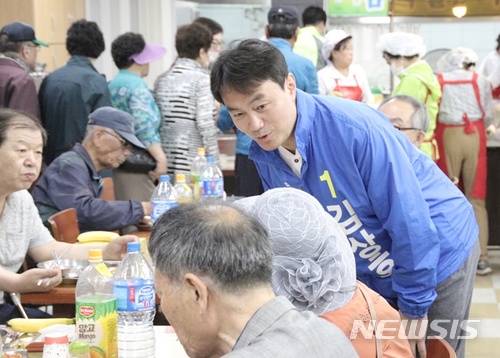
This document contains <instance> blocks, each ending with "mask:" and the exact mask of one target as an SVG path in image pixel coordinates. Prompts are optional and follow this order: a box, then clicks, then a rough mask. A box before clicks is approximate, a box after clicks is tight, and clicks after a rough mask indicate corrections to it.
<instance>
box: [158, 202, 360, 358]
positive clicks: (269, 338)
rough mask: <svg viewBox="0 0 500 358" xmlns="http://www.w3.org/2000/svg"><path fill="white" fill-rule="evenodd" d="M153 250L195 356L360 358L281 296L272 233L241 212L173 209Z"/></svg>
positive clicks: (166, 296)
mask: <svg viewBox="0 0 500 358" xmlns="http://www.w3.org/2000/svg"><path fill="white" fill-rule="evenodd" d="M148 249H149V252H150V253H151V257H152V259H153V262H154V265H155V268H156V270H155V287H156V292H157V294H158V296H159V297H160V298H161V308H162V311H163V313H164V314H165V316H166V317H167V319H168V321H169V323H170V324H171V325H172V327H173V328H174V329H175V331H176V333H177V335H178V337H179V340H180V342H181V343H182V345H183V346H184V348H185V350H186V352H187V354H188V355H189V356H190V357H194V358H196V357H221V356H224V357H259V358H266V357H269V358H280V357H283V358H285V357H286V358H289V357H308V358H314V357H356V356H357V355H356V352H355V351H354V349H353V347H352V345H351V344H350V343H349V341H348V339H347V338H346V337H345V336H344V335H343V334H342V332H341V331H340V330H339V329H338V328H337V327H336V326H335V325H332V324H329V323H328V322H326V321H324V320H321V319H319V318H318V317H316V316H315V315H314V314H312V313H311V312H300V310H298V309H297V308H295V307H294V306H293V305H292V304H291V303H290V302H288V300H287V299H286V298H284V297H276V296H275V294H274V293H273V289H272V287H271V273H272V251H271V247H270V243H269V238H268V235H267V233H266V230H265V228H264V227H263V225H262V224H261V223H260V222H259V221H258V220H256V219H254V218H252V217H251V216H250V215H247V214H245V213H243V212H242V211H240V210H239V209H236V208H234V207H231V206H228V205H227V204H223V203H221V204H211V205H210V204H204V203H192V204H186V205H181V206H178V207H175V208H173V209H170V210H169V211H167V212H166V213H165V214H163V215H162V216H161V217H160V219H159V220H158V221H156V222H155V224H154V226H153V229H152V232H151V238H150V239H149V244H148Z"/></svg>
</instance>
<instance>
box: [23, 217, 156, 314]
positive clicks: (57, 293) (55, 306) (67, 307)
mask: <svg viewBox="0 0 500 358" xmlns="http://www.w3.org/2000/svg"><path fill="white" fill-rule="evenodd" d="M150 231H151V230H150V228H147V227H145V226H142V227H140V231H137V232H134V233H132V235H136V236H138V237H139V238H145V239H149V235H150V233H151V232H150ZM75 289H76V286H75V285H59V286H56V287H54V288H52V289H50V290H49V291H46V292H28V293H23V294H22V295H21V303H22V304H23V305H35V306H52V315H53V316H54V317H57V318H67V317H74V316H75ZM156 300H157V302H159V299H158V297H157V299H156Z"/></svg>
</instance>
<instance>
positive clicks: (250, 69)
mask: <svg viewBox="0 0 500 358" xmlns="http://www.w3.org/2000/svg"><path fill="white" fill-rule="evenodd" d="M287 76H288V66H287V64H286V61H285V57H284V56H283V54H282V53H281V51H280V50H278V48H276V47H275V46H273V45H271V44H270V43H268V42H266V41H262V40H257V39H248V40H243V41H241V42H240V43H238V44H237V45H236V46H235V47H234V48H232V49H229V50H227V51H223V52H222V53H221V55H220V56H219V58H218V59H217V61H215V63H214V65H213V67H212V71H211V72H210V88H211V90H212V94H213V96H214V98H215V99H216V100H217V101H219V102H220V103H224V102H223V100H222V93H224V92H228V91H236V92H237V93H242V94H249V93H251V92H252V91H253V90H255V89H256V88H257V87H258V86H260V85H261V84H262V83H263V82H265V81H268V80H270V81H272V82H275V83H276V84H278V85H279V86H280V87H284V85H285V80H286V77H287Z"/></svg>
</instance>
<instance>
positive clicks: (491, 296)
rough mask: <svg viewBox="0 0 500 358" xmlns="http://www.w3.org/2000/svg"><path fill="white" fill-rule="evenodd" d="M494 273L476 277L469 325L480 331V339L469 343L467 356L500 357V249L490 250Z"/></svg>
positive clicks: (471, 357)
mask: <svg viewBox="0 0 500 358" xmlns="http://www.w3.org/2000/svg"><path fill="white" fill-rule="evenodd" d="M488 255H489V261H490V266H491V268H492V269H493V273H491V274H489V275H487V276H476V282H475V284H474V293H473V295H472V305H471V311H470V315H469V319H470V320H480V322H478V323H475V322H474V323H473V322H471V323H470V324H469V325H470V326H471V327H474V328H476V329H477V331H478V336H477V338H474V339H469V340H468V341H467V344H466V346H465V347H466V349H465V356H466V357H467V358H494V357H500V248H495V249H490V250H489V251H488Z"/></svg>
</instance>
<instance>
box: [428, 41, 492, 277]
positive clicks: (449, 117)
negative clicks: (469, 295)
mask: <svg viewBox="0 0 500 358" xmlns="http://www.w3.org/2000/svg"><path fill="white" fill-rule="evenodd" d="M476 61H477V55H476V53H475V52H474V51H473V50H471V49H469V48H465V47H458V48H455V49H453V50H451V51H448V52H447V53H446V54H444V55H443V56H442V57H441V58H440V59H439V61H438V62H437V71H438V80H439V83H440V84H441V87H442V91H443V97H442V98H441V107H440V109H439V116H438V124H437V128H436V138H437V140H438V144H439V152H440V154H441V157H440V159H439V160H438V162H437V164H438V165H439V167H440V168H441V170H443V172H445V173H446V174H447V175H448V176H449V177H451V178H453V177H456V178H459V179H460V183H461V185H460V188H461V189H462V190H463V191H464V193H465V196H466V197H467V199H468V200H469V201H470V203H471V204H472V206H473V208H474V214H475V216H476V220H477V223H478V226H479V243H480V245H481V256H480V257H479V262H478V265H477V274H479V275H486V274H488V273H490V272H491V268H490V266H489V264H488V253H487V250H486V246H487V244H488V214H487V212H486V205H485V199H486V168H487V160H486V129H485V128H486V127H488V126H489V125H491V124H492V123H493V116H492V108H493V107H492V95H491V87H490V84H489V82H488V80H487V79H486V78H485V77H483V76H481V75H479V74H477V73H476V72H475V71H474V65H475V63H476Z"/></svg>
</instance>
